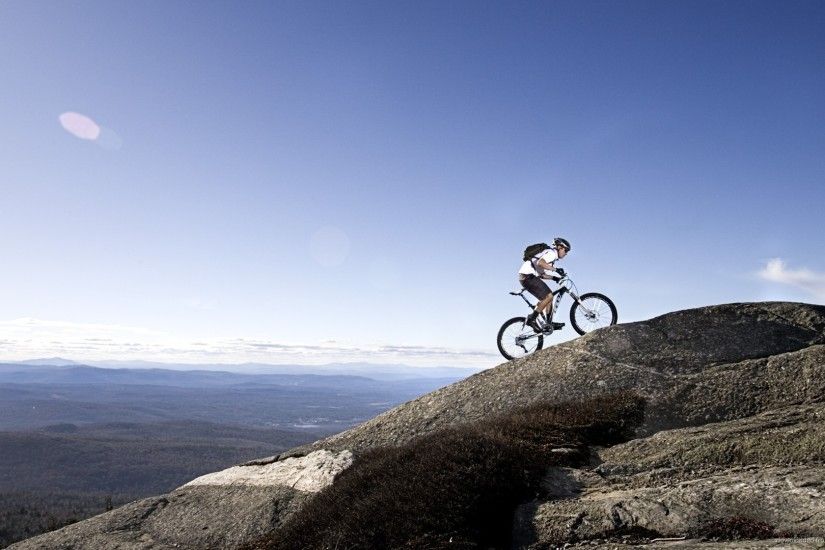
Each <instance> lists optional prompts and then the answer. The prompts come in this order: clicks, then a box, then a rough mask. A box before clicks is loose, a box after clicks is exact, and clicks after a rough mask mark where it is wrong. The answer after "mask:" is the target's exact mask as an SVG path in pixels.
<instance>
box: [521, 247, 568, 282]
mask: <svg viewBox="0 0 825 550" xmlns="http://www.w3.org/2000/svg"><path fill="white" fill-rule="evenodd" d="M558 259H559V255H558V253H557V252H556V249H554V248H548V249H547V250H545V251H544V252H542V253H541V255H540V256H534V257H533V258H531V259H529V260H527V261H526V262H524V263H523V264H521V269H519V270H518V274H519V275H535V276H536V277H543V276H544V275H545V273H547V271H546V270H544V269H542V268H541V267H539V266H538V262H539V260H544V261H545V262H547V263H548V264H552V263H553V262H555V261H556V260H558Z"/></svg>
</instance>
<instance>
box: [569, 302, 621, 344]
mask: <svg viewBox="0 0 825 550" xmlns="http://www.w3.org/2000/svg"><path fill="white" fill-rule="evenodd" d="M579 300H580V301H579V302H573V307H571V308H570V324H571V325H573V329H575V331H576V332H578V333H579V334H587V333H588V332H593V331H594V330H596V329H598V328H603V327H607V326H610V325H615V324H616V321H618V319H619V314H618V313H617V312H616V305H615V304H614V303H613V301H612V300H611V299H610V298H608V297H607V296H605V295H604V294H599V293H598V292H588V293H587V294H582V295H581V296H579Z"/></svg>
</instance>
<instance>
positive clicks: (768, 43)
mask: <svg viewBox="0 0 825 550" xmlns="http://www.w3.org/2000/svg"><path fill="white" fill-rule="evenodd" d="M0 75H2V86H0V191H2V196H1V197H0V359H20V358H27V357H39V356H48V355H64V356H65V355H68V356H71V357H72V358H79V359H83V358H87V359H91V358H110V359H123V358H144V359H152V360H157V359H164V360H181V361H182V360H191V361H206V360H216V361H246V360H256V361H267V362H275V363H277V362H322V361H327V360H337V359H344V360H354V359H367V360H375V361H382V362H388V361H393V362H404V363H410V364H421V365H425V364H441V365H452V364H473V365H477V366H491V365H494V364H496V363H498V362H499V358H497V354H496V349H495V335H496V332H497V330H498V327H499V326H500V324H501V323H502V321H504V320H505V319H507V318H509V317H512V316H514V315H517V314H522V313H523V311H522V310H523V306H522V305H521V304H520V303H519V302H518V301H517V299H515V298H512V297H511V296H508V295H507V291H508V290H511V289H513V288H516V286H517V282H516V275H515V274H516V271H517V270H518V267H519V264H520V259H521V258H520V256H521V252H522V250H523V249H524V247H525V246H526V245H527V244H530V243H532V242H537V241H546V240H549V239H552V238H553V237H554V236H556V235H561V236H564V237H566V238H567V239H568V240H570V241H571V242H572V245H573V250H572V252H571V254H570V255H569V256H568V257H567V258H566V259H565V260H564V261H563V262H562V263H561V264H560V265H562V266H563V267H565V268H566V269H567V271H568V273H569V274H570V275H572V277H573V279H574V280H575V281H576V283H577V284H578V286H579V289H580V290H582V291H588V290H598V291H602V292H604V293H606V294H608V295H609V296H611V297H612V298H613V299H614V301H615V302H616V303H617V305H618V308H619V314H620V321H632V320H639V319H644V318H648V317H651V316H655V315H658V314H662V313H665V312H668V311H672V310H676V309H682V308H687V307H694V306H701V305H708V304H715V303H724V302H735V301H752V300H769V299H770V300H773V299H783V300H799V301H807V302H814V303H823V302H825V254H823V252H825V231H823V212H825V207H823V205H824V204H825V3H823V2H793V1H787V2H786V1H783V2H778V1H777V2H756V1H753V2H738V1H737V2H723V1H713V2H701V1H690V2H660V1H651V2H612V1H611V2H579V1H575V2H556V1H554V2H536V3H528V2H517V3H513V2H481V1H478V2H477V1H472V2H442V1H435V2H420V1H416V2H303V1H301V2H241V3H238V2H228V1H227V2H201V1H197V2H195V1H190V2H183V1H166V0H164V1H141V2H127V1H105V2H104V1H99V2H93V1H84V2H77V1H56V0H55V1H48V2H47V1H31V0H4V1H2V2H0ZM67 113H68V114H67ZM71 113H78V114H79V115H83V116H84V117H88V119H90V120H92V121H94V122H93V123H91V124H88V123H87V126H85V127H84V126H83V125H82V123H83V122H84V120H86V119H83V118H81V117H79V116H77V115H73V114H71ZM61 115H62V118H61ZM78 136H80V137H78ZM84 138H85V139H84ZM89 138H93V139H89ZM564 307H565V314H566V309H567V308H568V307H569V302H568V303H566V304H564ZM571 336H572V330H571V329H570V328H569V327H568V328H567V329H565V331H564V332H562V333H561V334H560V335H558V336H555V337H554V338H553V341H559V340H562V339H564V338H569V337H571Z"/></svg>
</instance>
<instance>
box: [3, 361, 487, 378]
mask: <svg viewBox="0 0 825 550" xmlns="http://www.w3.org/2000/svg"><path fill="white" fill-rule="evenodd" d="M21 365H25V366H30V367H80V366H85V367H96V368H98V369H108V370H112V369H125V370H129V371H148V370H154V371H176V372H177V371H186V372H197V373H201V377H202V378H203V377H209V375H207V374H206V373H215V372H221V373H223V374H226V375H229V374H234V375H263V376H266V375H319V376H359V377H365V378H371V379H373V380H410V379H417V378H427V379H439V378H445V379H446V378H450V379H454V380H455V379H461V378H466V377H467V376H470V375H471V374H475V373H476V372H480V371H481V370H483V369H481V368H472V367H412V366H410V365H403V364H379V363H329V364H324V365H289V364H284V365H271V364H266V363H238V364H227V363H214V364H193V363H161V362H153V361H117V360H109V361H84V362H82V363H81V362H77V361H73V360H71V359H63V358H60V357H53V358H47V359H29V360H25V361H8V362H4V361H0V373H3V372H10V370H9V367H11V368H12V370H17V371H21V369H19V368H17V369H14V367H20V366H21ZM99 374H102V373H99ZM109 374H111V375H112V376H121V377H122V378H120V379H121V380H122V379H126V378H128V377H126V376H125V375H122V374H120V375H118V374H113V373H109ZM133 374H136V375H142V374H145V372H141V373H133ZM169 376H171V374H170V375H169ZM254 381H255V382H263V379H257V380H254ZM162 383H166V382H162ZM264 383H265V382H264Z"/></svg>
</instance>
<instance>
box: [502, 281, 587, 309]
mask: <svg viewBox="0 0 825 550" xmlns="http://www.w3.org/2000/svg"><path fill="white" fill-rule="evenodd" d="M574 288H576V285H575V283H573V281H572V280H571V279H570V278H568V277H567V276H565V277H562V278H561V279H560V280H559V288H557V289H556V290H553V291H550V293H551V294H552V295H553V296H554V297H555V298H553V314H554V315H555V313H556V312H557V311H558V309H559V304H560V303H561V299H562V297H563V296H564V295H565V294H566V293H569V294H570V297H571V298H573V300H575V301H576V302H577V303H578V304H579V306H580V307H582V308H584V310H585V311H587V312H590V310H589V309H587V307H585V305H584V304H583V303H582V301H581V299H580V298H579V295H578V293H576V291H574V290H573V289H574ZM576 290H578V289H576ZM525 292H526V289H522V291H521V292H511V293H510V294H512V295H513V296H521V299H522V300H524V301H525V303H526V304H527V306H528V307H529V308H530V309H535V308H536V304H534V303H532V302H530V300H528V299H527V298H526V297H525V296H524V293H525ZM536 303H538V302H536Z"/></svg>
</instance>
